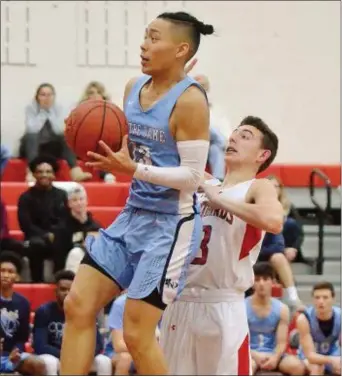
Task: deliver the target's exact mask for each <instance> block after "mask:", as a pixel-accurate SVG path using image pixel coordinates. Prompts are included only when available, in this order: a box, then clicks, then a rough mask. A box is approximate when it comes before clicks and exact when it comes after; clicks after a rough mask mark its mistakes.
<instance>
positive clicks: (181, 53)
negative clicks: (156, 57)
mask: <svg viewBox="0 0 342 377" xmlns="http://www.w3.org/2000/svg"><path fill="white" fill-rule="evenodd" d="M189 51H190V45H189V43H187V42H182V43H180V44H179V45H178V47H177V52H176V58H178V59H181V58H185V57H187V56H188V55H189Z"/></svg>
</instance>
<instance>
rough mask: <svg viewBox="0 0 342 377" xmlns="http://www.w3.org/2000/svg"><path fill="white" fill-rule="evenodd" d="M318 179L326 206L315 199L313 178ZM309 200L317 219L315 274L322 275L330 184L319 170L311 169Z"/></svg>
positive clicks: (329, 205) (329, 207) (329, 204)
mask: <svg viewBox="0 0 342 377" xmlns="http://www.w3.org/2000/svg"><path fill="white" fill-rule="evenodd" d="M316 177H318V178H320V179H321V180H322V181H323V182H324V186H325V189H326V205H325V206H322V205H321V204H320V203H318V201H317V200H316V198H315V189H316V186H315V178H316ZM310 198H311V201H312V203H313V205H314V206H315V207H316V209H317V219H318V258H317V262H316V273H317V274H318V275H322V273H323V263H324V224H325V220H326V219H327V217H328V216H329V213H330V210H331V182H330V179H329V177H328V176H327V175H326V174H325V173H323V172H322V170H320V169H313V170H312V172H311V173H310Z"/></svg>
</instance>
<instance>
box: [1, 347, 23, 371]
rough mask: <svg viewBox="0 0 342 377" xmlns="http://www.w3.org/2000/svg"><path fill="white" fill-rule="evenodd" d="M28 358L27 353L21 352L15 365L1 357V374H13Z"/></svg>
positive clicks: (6, 357)
mask: <svg viewBox="0 0 342 377" xmlns="http://www.w3.org/2000/svg"><path fill="white" fill-rule="evenodd" d="M29 356H30V354H29V353H26V352H23V353H21V354H20V360H19V361H18V362H17V363H12V361H10V360H9V357H8V356H1V357H0V363H1V365H0V372H1V373H13V372H15V371H16V370H17V369H18V367H19V366H20V364H21V363H22V362H23V361H24V360H25V359H27V358H28V357H29Z"/></svg>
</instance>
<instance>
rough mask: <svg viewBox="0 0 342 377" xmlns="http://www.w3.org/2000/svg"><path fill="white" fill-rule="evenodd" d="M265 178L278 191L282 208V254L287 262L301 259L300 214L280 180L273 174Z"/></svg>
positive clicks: (301, 235) (301, 229)
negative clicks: (283, 245) (283, 243)
mask: <svg viewBox="0 0 342 377" xmlns="http://www.w3.org/2000/svg"><path fill="white" fill-rule="evenodd" d="M267 178H268V179H269V180H270V181H271V182H272V183H273V184H274V187H275V188H276V190H277V192H278V198H279V201H280V203H281V204H282V206H283V209H284V228H283V236H284V241H285V249H284V254H285V256H286V258H287V260H288V261H289V262H292V261H294V260H297V259H299V260H302V259H303V257H302V255H301V252H300V248H301V246H302V244H303V240H304V232H303V226H302V223H301V218H300V215H299V213H298V211H297V209H296V207H295V206H294V205H293V204H292V203H291V202H290V200H289V198H288V197H287V195H286V192H285V189H284V185H283V183H282V182H281V180H280V179H279V178H278V177H277V176H275V175H270V176H268V177H267Z"/></svg>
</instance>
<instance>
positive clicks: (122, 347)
mask: <svg viewBox="0 0 342 377" xmlns="http://www.w3.org/2000/svg"><path fill="white" fill-rule="evenodd" d="M111 336H112V344H113V348H114V351H115V352H116V353H121V352H128V349H127V346H126V343H125V340H124V337H123V330H122V329H113V330H112V332H111Z"/></svg>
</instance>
